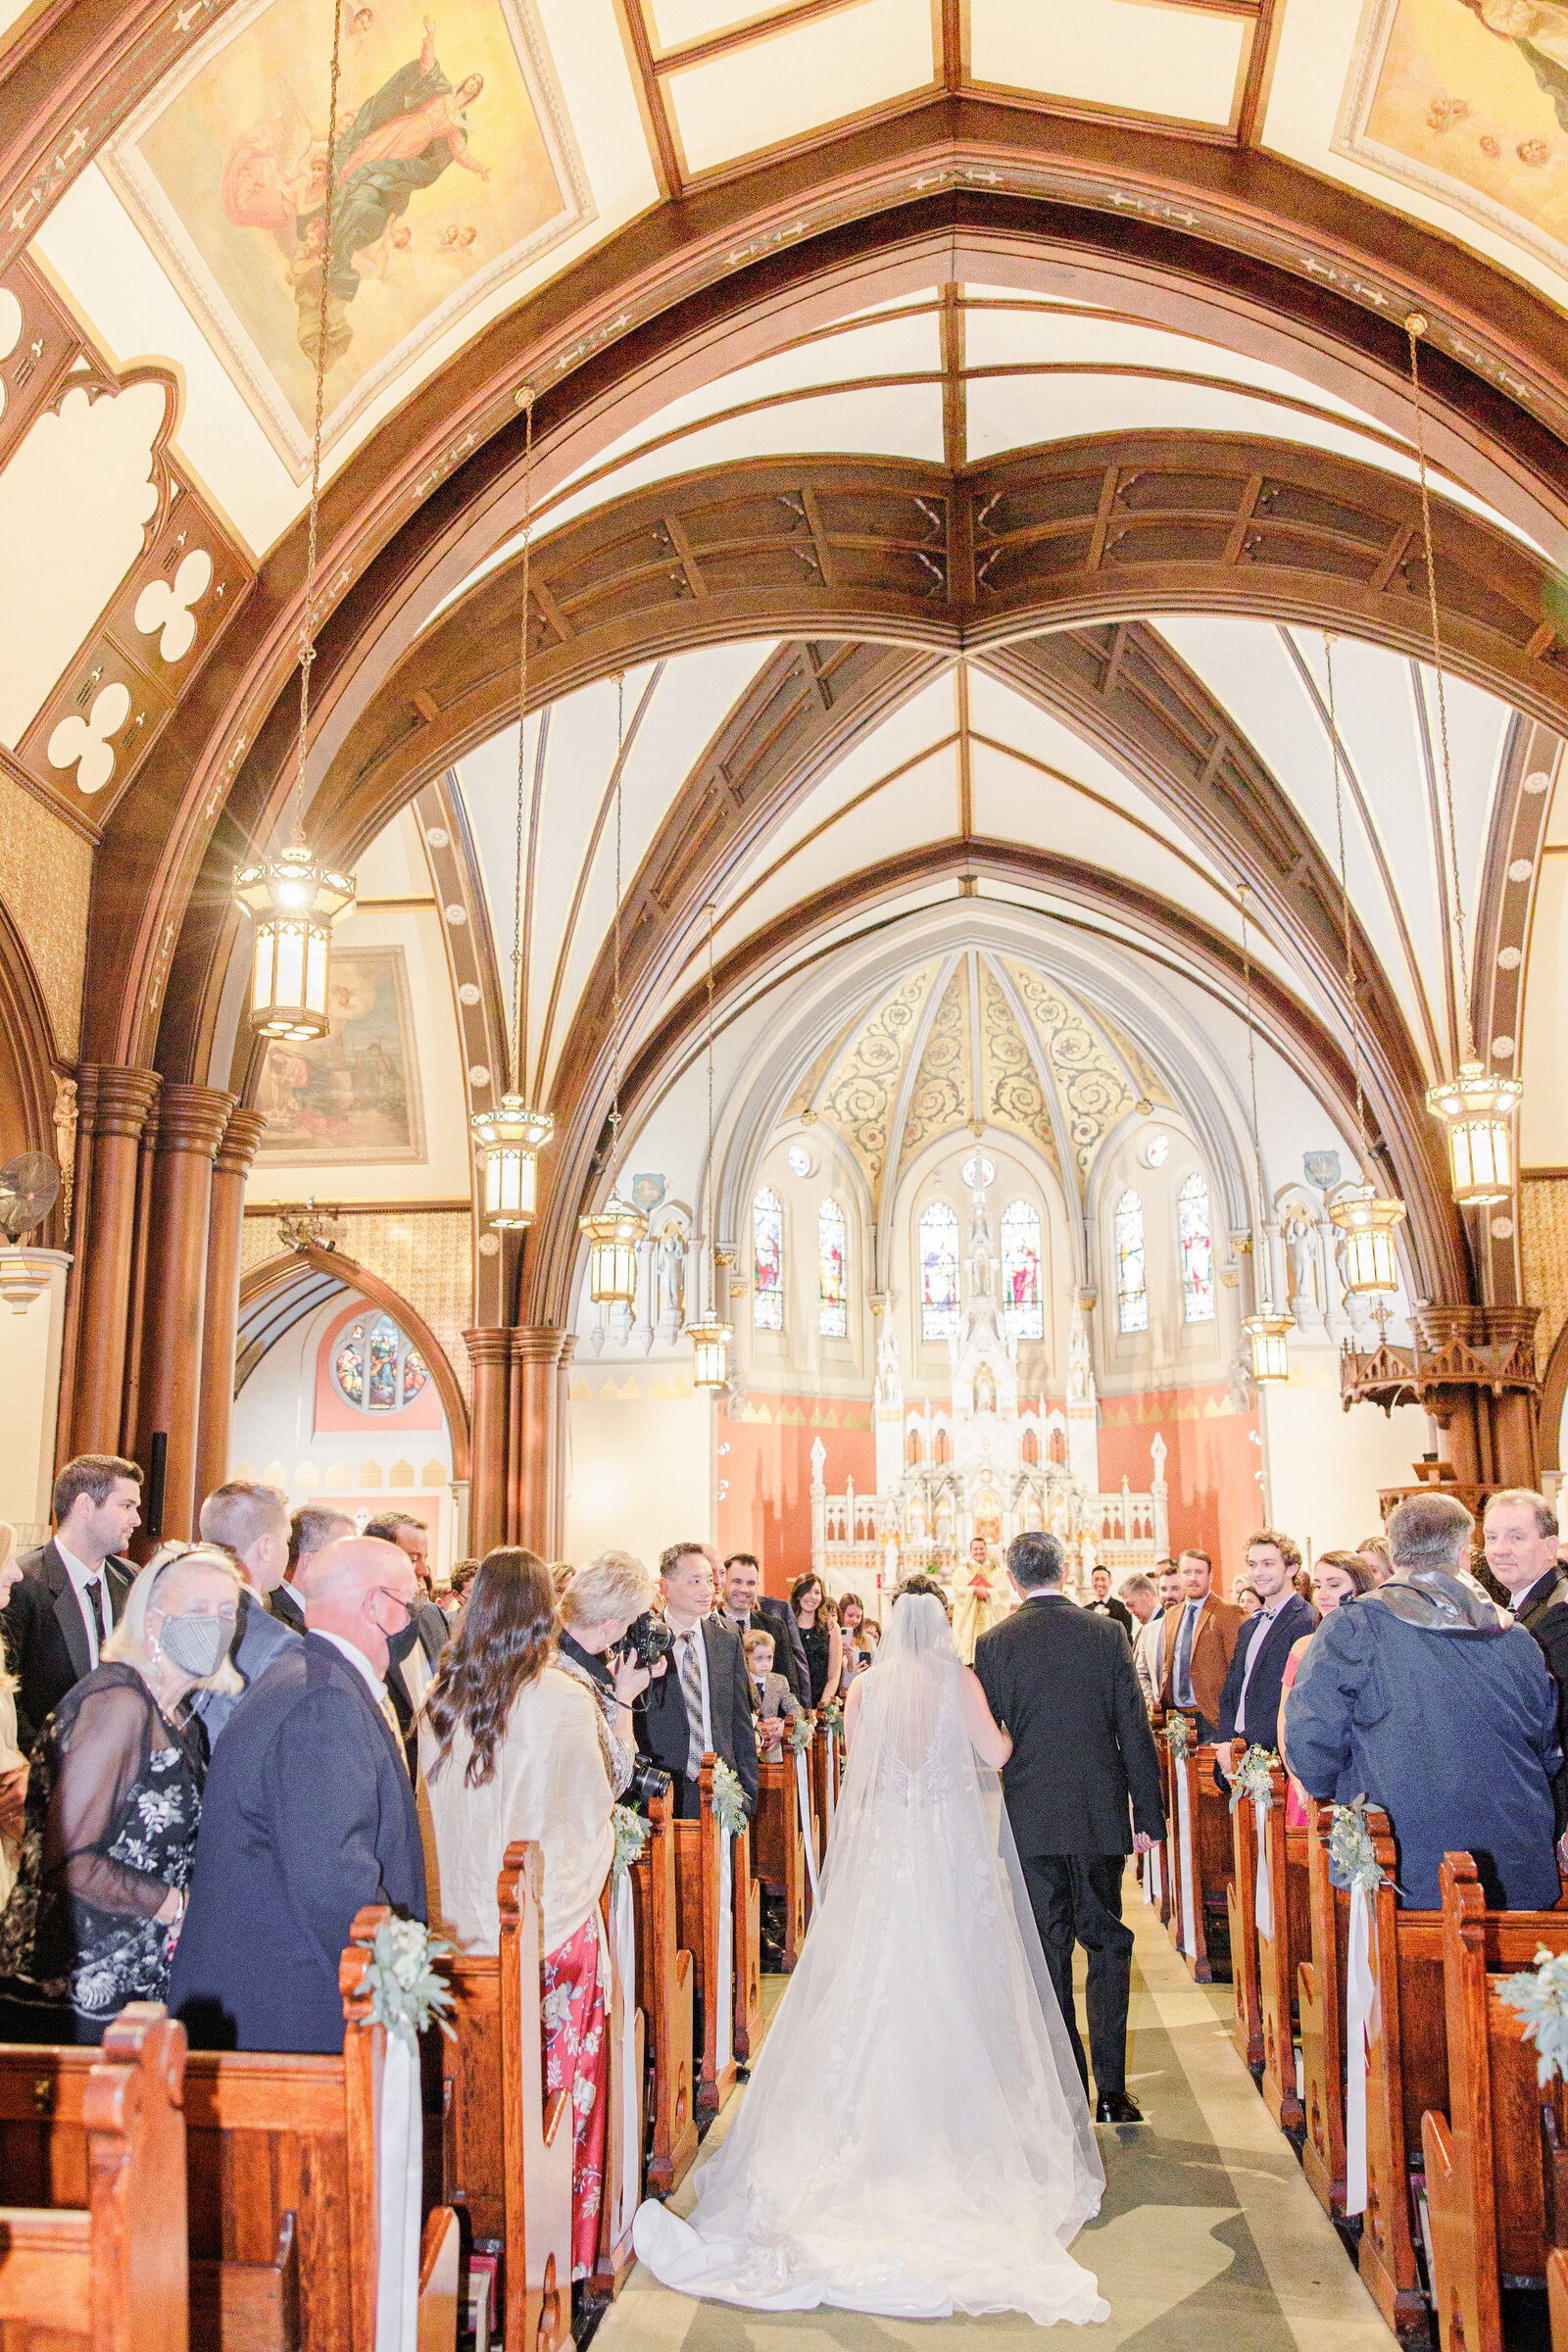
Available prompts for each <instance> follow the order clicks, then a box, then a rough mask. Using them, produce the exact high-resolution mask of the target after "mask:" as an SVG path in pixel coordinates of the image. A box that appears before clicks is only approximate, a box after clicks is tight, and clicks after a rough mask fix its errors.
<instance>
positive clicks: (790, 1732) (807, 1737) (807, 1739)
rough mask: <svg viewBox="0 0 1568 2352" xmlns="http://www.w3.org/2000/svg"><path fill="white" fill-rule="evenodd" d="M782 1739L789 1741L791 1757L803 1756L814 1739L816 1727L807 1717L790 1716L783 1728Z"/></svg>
mask: <svg viewBox="0 0 1568 2352" xmlns="http://www.w3.org/2000/svg"><path fill="white" fill-rule="evenodd" d="M784 1737H785V1739H786V1740H788V1741H789V1744H790V1753H791V1755H795V1756H804V1755H805V1753H806V1751H807V1749H808V1748H809V1746H810V1744H811V1741H812V1740H814V1739H815V1738H816V1726H815V1724H814V1723H813V1722H812V1721H811V1718H810V1716H809V1715H792V1716H791V1717H790V1719H789V1721H788V1723H786V1724H785V1726H784Z"/></svg>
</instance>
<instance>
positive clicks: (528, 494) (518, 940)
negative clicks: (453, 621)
mask: <svg viewBox="0 0 1568 2352" xmlns="http://www.w3.org/2000/svg"><path fill="white" fill-rule="evenodd" d="M517 397H518V399H519V400H520V401H521V403H522V620H521V623H520V625H519V628H518V632H517V636H518V643H517V840H516V875H515V891H514V896H513V901H512V908H513V927H512V1021H513V1032H512V1083H513V1085H514V1087H515V1089H516V1091H517V1093H518V1094H519V1095H521V1096H522V1098H523V1100H524V1101H526V1100H527V1095H528V1072H527V1067H526V1064H527V1058H528V1031H527V1019H528V972H527V959H526V957H525V956H524V954H523V944H522V942H523V891H524V862H525V861H524V857H523V842H524V836H525V833H526V831H527V826H526V822H525V818H524V810H525V809H526V806H527V800H528V589H529V557H530V552H531V550H532V547H533V387H532V385H527V386H525V387H524V389H523V390H522V391H521V392H520V393H519V394H518V395H517Z"/></svg>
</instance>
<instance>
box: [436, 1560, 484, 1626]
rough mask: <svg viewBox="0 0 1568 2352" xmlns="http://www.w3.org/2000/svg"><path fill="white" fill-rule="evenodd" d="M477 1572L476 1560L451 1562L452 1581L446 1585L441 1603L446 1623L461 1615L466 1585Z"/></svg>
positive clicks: (465, 1597)
mask: <svg viewBox="0 0 1568 2352" xmlns="http://www.w3.org/2000/svg"><path fill="white" fill-rule="evenodd" d="M478 1573H479V1563H478V1561H477V1560H454V1562H453V1563H452V1582H451V1584H450V1585H448V1587H447V1590H446V1594H445V1597H444V1598H443V1600H442V1603H441V1606H442V1608H443V1610H444V1611H445V1613H446V1618H447V1622H448V1624H451V1623H452V1621H453V1620H454V1619H455V1618H456V1617H458V1616H460V1615H461V1613H462V1610H463V1604H464V1602H465V1601H466V1599H467V1597H468V1587H469V1586H470V1585H471V1584H472V1582H473V1580H474V1578H475V1577H476V1576H477V1575H478Z"/></svg>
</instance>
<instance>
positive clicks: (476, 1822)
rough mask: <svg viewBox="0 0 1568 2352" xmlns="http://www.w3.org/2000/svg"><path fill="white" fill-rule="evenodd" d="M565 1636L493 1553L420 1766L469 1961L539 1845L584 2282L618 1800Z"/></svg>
mask: <svg viewBox="0 0 1568 2352" xmlns="http://www.w3.org/2000/svg"><path fill="white" fill-rule="evenodd" d="M633 1565H634V1566H635V1565H636V1563H635V1562H634V1563H633ZM704 1565H705V1568H706V1565H707V1563H706V1562H705V1563H704ZM590 1573H591V1572H590V1571H589V1570H584V1571H583V1574H584V1575H588V1574H590ZM613 1575H618V1576H620V1577H621V1578H622V1579H623V1584H622V1589H621V1595H620V1596H623V1595H624V1571H620V1570H616V1571H613V1572H607V1571H605V1570H604V1569H603V1568H602V1567H601V1568H600V1572H599V1579H598V1583H599V1585H600V1586H601V1587H606V1588H608V1586H609V1584H610V1583H611V1581H612V1576H613ZM589 1590H590V1605H592V1606H595V1607H597V1605H598V1603H597V1602H594V1601H593V1600H592V1598H591V1595H592V1593H593V1592H594V1590H595V1588H594V1587H593V1586H590V1589H589ZM555 1625H556V1594H555V1588H554V1583H553V1579H552V1576H551V1572H550V1570H549V1569H548V1568H547V1567H546V1566H545V1563H544V1561H543V1560H541V1559H539V1558H538V1557H537V1555H536V1554H535V1553H533V1552H531V1551H523V1550H518V1549H513V1548H507V1549H503V1550H499V1551H492V1552H490V1553H489V1554H487V1556H486V1558H485V1559H484V1561H483V1562H482V1564H481V1566H480V1569H479V1573H478V1575H477V1576H476V1577H475V1578H474V1580H473V1584H472V1587H471V1589H470V1591H469V1593H468V1599H467V1605H466V1608H465V1609H464V1612H463V1621H462V1624H461V1625H460V1626H459V1627H458V1629H457V1631H456V1633H455V1634H454V1635H453V1637H452V1640H451V1642H449V1643H448V1645H447V1648H446V1651H445V1654H444V1656H443V1658H442V1661H441V1667H440V1671H439V1673H438V1674H437V1676H436V1678H435V1681H434V1682H433V1683H432V1684H431V1686H430V1690H429V1693H428V1695H427V1697H426V1699H425V1702H424V1707H423V1711H422V1713H421V1715H420V1719H419V1761H420V1764H421V1766H422V1768H423V1772H424V1780H425V1787H426V1788H427V1789H428V1790H429V1796H430V1814H431V1819H432V1821H433V1823H434V1828H435V1850H436V1867H437V1872H438V1876H439V1881H440V1887H439V1894H438V1904H439V1916H440V1919H441V1922H442V1923H443V1925H444V1926H445V1928H446V1931H447V1933H448V1934H449V1935H450V1936H451V1937H452V1939H453V1941H454V1942H455V1943H456V1944H457V1945H458V1947H459V1949H460V1950H462V1951H465V1952H495V1951H499V1950H500V1948H501V1914H500V1909H499V1906H498V1903H497V1898H496V1881H497V1878H498V1876H499V1875H500V1870H501V1865H502V1862H503V1861H504V1860H505V1858H506V1851H507V1847H508V1846H509V1845H510V1844H511V1843H512V1842H513V1840H514V1839H515V1838H532V1839H534V1840H535V1841H536V1842H537V1843H538V1846H539V1848H540V1853H541V1856H542V1859H543V1865H544V1867H543V1873H542V1880H541V1887H540V1910H541V1913H542V1919H541V1929H542V1936H543V1943H544V1955H545V1960H544V2025H545V2087H546V2091H547V2094H548V2093H549V2092H551V2091H557V2090H565V2091H567V2092H568V2093H569V2096H570V2102H571V2126H572V2177H571V2204H572V2212H571V2275H572V2278H587V2276H588V2274H589V2272H590V2271H591V2270H592V2269H593V2266H594V2257H595V2249H596V2246H597V2241H598V2236H599V2205H600V2193H601V2180H602V2176H603V2172H604V2155H605V2084H606V2079H607V2078H606V2069H607V2065H608V2059H609V2052H608V2049H607V2046H606V2015H605V2010H606V2003H605V1992H606V1984H605V1977H604V1973H603V1970H602V1967H601V1959H600V1929H599V1897H600V1894H601V1891H602V1890H603V1887H604V1885H605V1881H606V1880H607V1878H608V1877H609V1876H610V1866H611V1864H612V1862H613V1859H614V1852H615V1831H614V1823H613V1818H612V1816H613V1807H614V1802H615V1791H614V1789H613V1786H612V1783H611V1776H610V1772H609V1770H608V1768H607V1763H606V1747H605V1733H606V1726H605V1720H604V1716H603V1714H602V1712H601V1710H600V1707H599V1704H598V1701H597V1699H596V1698H595V1696H594V1695H593V1692H592V1691H591V1690H590V1689H589V1688H588V1686H587V1683H586V1682H585V1681H584V1680H583V1679H580V1678H579V1676H577V1675H576V1674H565V1673H563V1672H562V1670H561V1668H560V1666H559V1665H558V1664H557V1663H556V1643H555ZM644 1679H645V1680H646V1673H645V1674H644Z"/></svg>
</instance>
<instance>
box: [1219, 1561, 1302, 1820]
mask: <svg viewBox="0 0 1568 2352" xmlns="http://www.w3.org/2000/svg"><path fill="white" fill-rule="evenodd" d="M1300 1565H1301V1547H1300V1545H1299V1544H1298V1543H1297V1541H1296V1539H1295V1537H1294V1536H1288V1535H1286V1534H1284V1532H1283V1531H1282V1530H1281V1529H1279V1528H1277V1527H1260V1528H1259V1529H1258V1531H1257V1533H1256V1535H1254V1536H1249V1537H1248V1539H1247V1574H1248V1580H1249V1585H1250V1590H1251V1592H1252V1593H1253V1594H1254V1596H1255V1598H1256V1603H1257V1606H1256V1608H1255V1610H1253V1611H1252V1613H1251V1614H1250V1616H1249V1617H1248V1620H1247V1622H1246V1624H1245V1625H1244V1626H1243V1627H1242V1628H1241V1631H1240V1632H1239V1633H1238V1635H1237V1637H1236V1647H1235V1649H1234V1650H1233V1651H1232V1653H1231V1663H1230V1671H1229V1673H1228V1674H1227V1675H1226V1677H1225V1688H1224V1689H1223V1691H1221V1692H1220V1694H1219V1745H1218V1746H1217V1747H1216V1749H1215V1751H1214V1766H1215V1770H1216V1772H1218V1773H1219V1775H1220V1776H1221V1778H1222V1779H1224V1780H1229V1778H1230V1776H1231V1774H1232V1772H1234V1770H1235V1768H1236V1764H1237V1760H1238V1758H1239V1757H1240V1756H1241V1755H1242V1754H1243V1752H1244V1750H1246V1749H1247V1748H1249V1747H1263V1748H1272V1747H1273V1745H1274V1743H1275V1740H1277V1738H1278V1736H1279V1720H1280V1686H1281V1682H1282V1679H1283V1677H1284V1673H1285V1664H1286V1660H1287V1659H1288V1658H1289V1656H1290V1654H1291V1650H1292V1647H1293V1645H1294V1644H1295V1643H1296V1642H1298V1641H1299V1640H1300V1639H1301V1638H1302V1637H1303V1636H1306V1635H1309V1634H1310V1633H1311V1632H1312V1630H1313V1628H1314V1627H1315V1626H1316V1624H1317V1611H1316V1610H1315V1609H1314V1608H1313V1606H1312V1604H1311V1602H1310V1601H1308V1600H1303V1599H1302V1598H1301V1596H1300V1594H1299V1592H1298V1591H1297V1589H1296V1577H1297V1573H1298V1571H1299V1568H1300Z"/></svg>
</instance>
